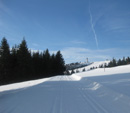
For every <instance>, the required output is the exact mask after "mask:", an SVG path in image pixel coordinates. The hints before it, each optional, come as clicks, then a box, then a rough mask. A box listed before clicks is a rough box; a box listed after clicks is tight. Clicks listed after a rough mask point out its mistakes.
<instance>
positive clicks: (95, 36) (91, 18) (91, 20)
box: [89, 1, 99, 49]
mask: <svg viewBox="0 0 130 113" xmlns="http://www.w3.org/2000/svg"><path fill="white" fill-rule="evenodd" d="M89 15H90V24H91V28H92V31H93V34H94V38H95V41H96V45H97V49H98V48H99V44H98V39H97V34H96V32H95V29H94V25H93V17H92V13H91V9H90V1H89Z"/></svg>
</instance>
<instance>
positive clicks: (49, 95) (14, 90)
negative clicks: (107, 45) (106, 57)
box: [0, 61, 130, 113]
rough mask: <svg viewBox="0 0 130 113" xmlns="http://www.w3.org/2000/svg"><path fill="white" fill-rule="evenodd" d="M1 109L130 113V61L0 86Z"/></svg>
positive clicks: (27, 112)
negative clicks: (112, 66)
mask: <svg viewBox="0 0 130 113" xmlns="http://www.w3.org/2000/svg"><path fill="white" fill-rule="evenodd" d="M104 63H108V62H107V61H105V62H94V63H93V64H91V65H90V66H86V67H85V68H86V70H87V69H89V68H90V67H91V66H95V67H96V66H99V65H101V64H104ZM79 70H82V68H80V69H79ZM0 113H130V65H124V66H118V67H114V68H106V69H104V68H97V69H95V70H92V71H86V72H80V73H76V74H73V75H71V76H66V75H61V76H60V75H59V76H55V77H50V78H46V79H39V80H35V81H28V82H22V83H17V84H11V85H5V86H0Z"/></svg>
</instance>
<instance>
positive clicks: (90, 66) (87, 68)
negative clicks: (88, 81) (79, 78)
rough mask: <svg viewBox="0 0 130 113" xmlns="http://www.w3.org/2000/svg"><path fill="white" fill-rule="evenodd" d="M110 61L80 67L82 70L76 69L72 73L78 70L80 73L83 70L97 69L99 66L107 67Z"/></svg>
mask: <svg viewBox="0 0 130 113" xmlns="http://www.w3.org/2000/svg"><path fill="white" fill-rule="evenodd" d="M109 62H110V61H99V62H93V63H92V64H90V65H88V66H85V67H82V68H78V69H75V70H74V71H75V72H76V70H78V71H79V72H82V71H83V69H85V70H86V71H88V70H90V68H93V67H94V68H99V66H100V65H105V64H106V65H107V64H108V63H109Z"/></svg>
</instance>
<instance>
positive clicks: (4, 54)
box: [0, 37, 11, 82]
mask: <svg viewBox="0 0 130 113" xmlns="http://www.w3.org/2000/svg"><path fill="white" fill-rule="evenodd" d="M9 78H11V77H10V49H9V44H8V42H7V40H6V38H5V37H4V38H3V39H2V41H1V45H0V79H2V80H3V81H4V82H5V81H7V79H9Z"/></svg>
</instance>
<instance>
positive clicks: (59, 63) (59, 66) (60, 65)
mask: <svg viewBox="0 0 130 113" xmlns="http://www.w3.org/2000/svg"><path fill="white" fill-rule="evenodd" d="M65 70H66V68H65V62H64V59H63V56H62V54H61V53H60V51H58V52H57V53H56V72H57V74H63V73H64V71H65Z"/></svg>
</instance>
